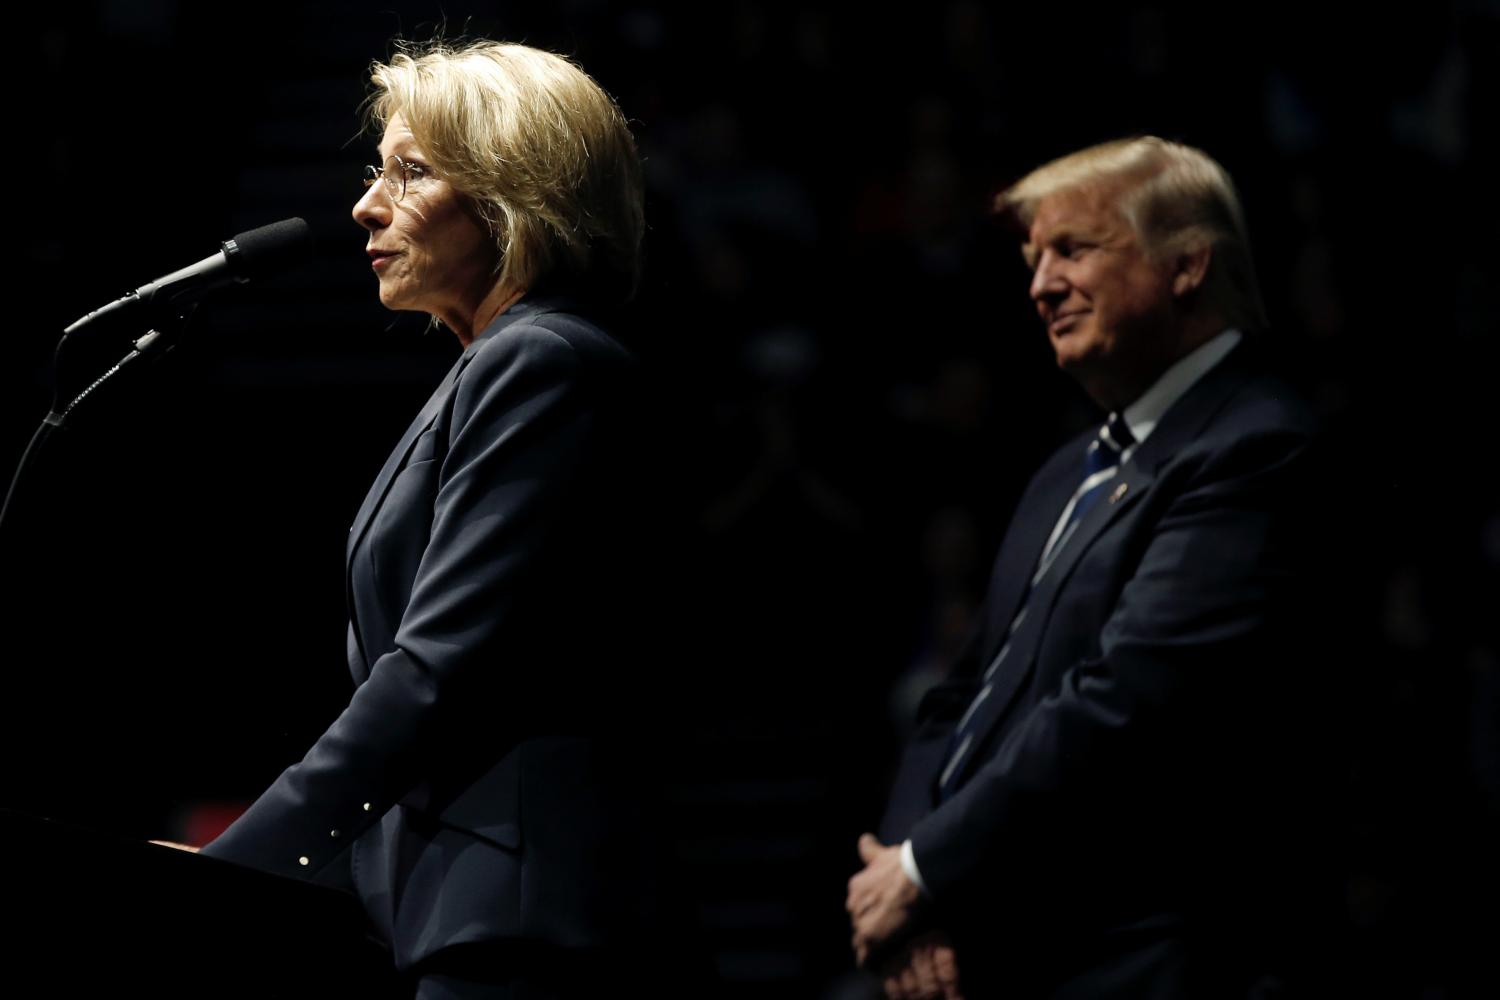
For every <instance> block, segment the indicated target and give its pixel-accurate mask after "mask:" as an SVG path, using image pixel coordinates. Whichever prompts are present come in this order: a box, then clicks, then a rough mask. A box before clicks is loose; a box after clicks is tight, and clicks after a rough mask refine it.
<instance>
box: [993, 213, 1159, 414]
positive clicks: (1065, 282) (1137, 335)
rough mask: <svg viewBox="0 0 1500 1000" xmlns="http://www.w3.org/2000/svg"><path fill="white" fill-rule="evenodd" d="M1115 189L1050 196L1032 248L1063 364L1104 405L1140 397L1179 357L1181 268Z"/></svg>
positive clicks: (1050, 332)
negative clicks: (1153, 248) (1177, 270)
mask: <svg viewBox="0 0 1500 1000" xmlns="http://www.w3.org/2000/svg"><path fill="white" fill-rule="evenodd" d="M1116 198H1117V194H1116V192H1114V191H1110V190H1104V191H1101V190H1097V189H1075V190H1065V191H1060V192H1057V193H1056V194H1052V195H1048V196H1047V197H1045V198H1043V199H1042V200H1041V201H1040V203H1038V205H1037V210H1036V216H1035V218H1034V219H1033V220H1032V223H1031V229H1030V232H1029V235H1028V238H1027V243H1026V246H1025V247H1024V250H1023V252H1024V253H1025V255H1026V262H1027V263H1028V264H1029V265H1030V266H1031V268H1032V279H1031V299H1032V301H1033V302H1035V303H1036V310H1037V314H1038V315H1040V316H1041V318H1042V323H1043V324H1044V325H1045V326H1046V328H1047V337H1048V339H1049V340H1050V341H1051V342H1052V350H1053V352H1054V353H1055V354H1056V355H1057V364H1058V366H1059V367H1060V368H1062V369H1063V370H1064V371H1066V372H1068V374H1070V375H1072V376H1073V377H1074V378H1076V379H1077V380H1078V381H1079V382H1081V383H1082V384H1083V387H1084V388H1085V389H1086V390H1088V392H1089V394H1090V395H1092V396H1093V397H1094V398H1095V399H1096V400H1097V401H1098V402H1099V403H1101V404H1102V405H1104V406H1106V407H1108V408H1111V409H1115V408H1119V407H1122V406H1124V405H1126V404H1128V403H1130V402H1132V401H1133V400H1134V398H1135V397H1136V396H1137V395H1139V393H1140V392H1142V391H1144V390H1145V389H1146V388H1147V387H1148V386H1149V385H1150V384H1151V382H1152V381H1154V379H1155V377H1156V375H1159V374H1160V372H1161V371H1162V370H1164V369H1165V367H1166V365H1167V364H1169V363H1170V361H1171V357H1170V355H1171V352H1172V338H1173V331H1172V329H1171V324H1172V302H1173V297H1172V276H1171V273H1170V269H1169V268H1168V267H1166V266H1164V265H1162V264H1159V263H1157V262H1156V261H1155V260H1153V259H1152V258H1151V257H1150V255H1149V254H1147V253H1146V250H1145V248H1144V247H1142V246H1141V243H1140V238H1139V237H1138V236H1137V235H1136V233H1135V231H1134V229H1133V228H1132V227H1131V225H1130V223H1129V222H1128V221H1126V219H1125V217H1124V216H1123V215H1121V214H1120V212H1119V210H1118V209H1117V208H1116V207H1115V204H1116Z"/></svg>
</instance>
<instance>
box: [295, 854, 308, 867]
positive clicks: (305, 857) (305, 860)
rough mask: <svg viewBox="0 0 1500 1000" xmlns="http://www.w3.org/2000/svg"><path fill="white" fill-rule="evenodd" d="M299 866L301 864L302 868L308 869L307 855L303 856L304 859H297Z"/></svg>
mask: <svg viewBox="0 0 1500 1000" xmlns="http://www.w3.org/2000/svg"><path fill="white" fill-rule="evenodd" d="M297 864H299V865H301V866H302V867H304V868H306V867H307V855H306V854H304V855H302V857H300V858H298V859H297Z"/></svg>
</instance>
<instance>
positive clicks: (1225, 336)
mask: <svg viewBox="0 0 1500 1000" xmlns="http://www.w3.org/2000/svg"><path fill="white" fill-rule="evenodd" d="M1243 339H1244V335H1243V334H1241V333H1240V331H1238V330H1235V329H1229V330H1225V331H1224V332H1223V333H1221V334H1219V335H1218V336H1217V337H1215V338H1214V339H1212V340H1210V341H1208V342H1207V343H1204V344H1200V345H1199V346H1198V347H1196V348H1194V349H1193V350H1192V351H1191V352H1190V353H1189V354H1187V355H1186V356H1185V357H1183V358H1180V359H1178V361H1177V363H1176V364H1174V365H1172V367H1171V368H1168V369H1167V370H1166V371H1165V372H1163V373H1162V376H1161V378H1159V379H1157V380H1156V382H1155V383H1153V384H1152V386H1151V388H1149V389H1147V390H1146V391H1145V392H1143V393H1142V394H1141V397H1140V398H1139V399H1137V400H1136V401H1135V402H1134V403H1131V404H1130V405H1129V406H1127V407H1125V411H1124V412H1123V413H1121V414H1120V416H1122V417H1123V418H1124V419H1125V426H1127V427H1129V428H1130V434H1131V436H1132V437H1133V438H1135V445H1133V446H1131V448H1130V449H1129V451H1134V450H1135V448H1136V447H1137V446H1139V445H1140V444H1141V442H1143V441H1145V440H1146V438H1148V437H1149V436H1150V435H1151V432H1152V431H1154V430H1156V425H1157V424H1159V423H1161V418H1162V417H1163V416H1165V415H1166V412H1167V410H1169V409H1171V408H1172V404H1173V403H1175V402H1177V401H1178V400H1179V399H1181V398H1182V397H1183V395H1184V394H1186V393H1187V391H1188V390H1189V389H1191V388H1192V387H1193V384H1194V383H1196V382H1197V381H1198V380H1199V379H1200V378H1202V377H1203V376H1204V375H1207V374H1208V372H1209V370H1210V369H1212V368H1213V366H1214V365H1216V364H1218V363H1219V362H1220V361H1223V360H1224V357H1225V355H1227V354H1228V353H1229V352H1230V351H1232V350H1234V349H1235V347H1236V345H1238V344H1239V342H1240V341H1241V340H1243ZM1129 457H1130V456H1129V453H1128V452H1127V454H1126V455H1124V456H1122V459H1123V458H1129Z"/></svg>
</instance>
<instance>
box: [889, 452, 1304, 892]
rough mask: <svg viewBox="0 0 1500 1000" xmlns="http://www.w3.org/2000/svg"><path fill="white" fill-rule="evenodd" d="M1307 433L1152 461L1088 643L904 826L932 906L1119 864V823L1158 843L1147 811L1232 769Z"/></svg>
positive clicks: (1278, 594) (1287, 554)
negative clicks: (940, 798) (1120, 564)
mask: <svg viewBox="0 0 1500 1000" xmlns="http://www.w3.org/2000/svg"><path fill="white" fill-rule="evenodd" d="M1307 440H1308V436H1307V434H1306V433H1305V432H1303V431H1301V430H1293V429H1283V430H1276V431H1263V432H1262V433H1259V434H1255V435H1248V436H1245V437H1243V438H1242V439H1240V440H1237V441H1235V442H1234V443H1233V444H1232V445H1230V446H1229V447H1227V448H1224V449H1222V450H1221V451H1220V452H1219V453H1218V454H1213V455H1210V456H1208V457H1202V456H1200V457H1199V458H1198V459H1196V460H1192V461H1180V462H1177V463H1176V468H1175V469H1173V470H1172V471H1171V472H1170V473H1169V472H1168V470H1166V469H1164V470H1163V474H1162V477H1161V478H1160V479H1159V480H1158V481H1157V483H1156V484H1155V487H1154V488H1155V489H1158V490H1163V491H1165V492H1164V493H1162V494H1159V496H1170V497H1171V499H1170V500H1169V501H1167V502H1166V503H1165V506H1164V508H1163V509H1161V512H1160V514H1159V515H1157V519H1156V521H1155V525H1154V527H1153V528H1152V529H1150V530H1149V531H1148V532H1144V533H1143V535H1144V539H1143V541H1142V542H1141V543H1140V545H1139V547H1138V551H1139V559H1138V561H1137V562H1136V563H1135V566H1134V569H1133V571H1131V572H1129V573H1128V578H1127V579H1126V580H1125V582H1124V583H1123V586H1122V587H1121V589H1120V591H1119V594H1118V598H1117V600H1116V601H1115V603H1114V606H1113V610H1112V612H1111V613H1110V614H1109V617H1108V619H1107V622H1106V624H1105V626H1104V628H1103V630H1102V633H1101V637H1100V643H1099V648H1098V654H1097V656H1094V657H1091V658H1089V659H1086V660H1084V661H1081V662H1076V663H1074V664H1073V665H1072V666H1070V667H1068V668H1067V669H1066V670H1064V671H1063V673H1062V676H1061V682H1060V683H1058V684H1056V686H1055V688H1054V689H1053V690H1051V691H1050V692H1048V693H1047V694H1046V695H1045V696H1044V697H1042V698H1041V699H1039V700H1038V701H1036V702H1035V703H1033V704H1032V705H1031V707H1030V708H1029V710H1028V711H1027V714H1026V715H1025V716H1024V717H1022V718H1020V719H1017V720H1016V722H1015V724H1014V725H1013V726H1009V727H1008V731H1007V733H1006V735H1005V737H1004V740H1003V742H1002V743H1001V744H1000V745H999V746H998V747H997V748H996V750H995V752H994V753H993V754H992V755H991V756H990V757H989V759H988V760H986V761H985V763H984V764H982V765H981V766H980V767H979V769H978V770H977V771H976V772H975V774H974V775H973V776H972V778H971V779H970V780H969V781H968V783H967V784H966V785H965V786H964V787H963V788H962V789H960V790H959V791H958V792H957V793H956V794H955V795H954V796H953V797H952V798H951V799H949V800H948V801H947V802H946V803H944V804H943V805H942V806H940V807H939V808H938V809H936V810H935V811H934V812H932V813H931V814H930V815H928V816H927V817H926V818H925V819H923V820H922V821H921V822H920V823H918V824H917V826H916V827H915V829H914V830H913V832H912V836H911V840H912V847H913V852H914V854H915V858H916V861H917V863H918V865H919V866H920V870H921V872H922V876H923V880H924V882H925V883H926V886H927V888H928V890H929V891H930V893H931V896H932V898H933V899H934V900H935V901H936V902H937V903H938V905H939V907H940V908H941V907H944V906H947V905H952V906H955V907H967V906H980V907H984V906H987V905H995V904H997V903H999V902H1000V901H1002V900H1003V901H1005V903H1006V904H1007V905H1010V904H1014V905H1016V906H1019V907H1025V906H1027V905H1028V901H1029V899H1031V898H1034V897H1031V894H1034V893H1051V892H1056V891H1058V889H1059V886H1062V885H1066V884H1067V883H1068V882H1069V881H1076V883H1078V884H1091V883H1092V884H1097V883H1095V882H1094V880H1095V879H1097V878H1109V877H1114V876H1113V875H1111V874H1109V872H1110V870H1111V869H1114V870H1118V869H1121V868H1123V867H1128V866H1129V864H1130V863H1131V861H1132V860H1136V859H1135V858H1134V857H1133V856H1132V855H1131V854H1130V853H1129V848H1128V847H1126V846H1125V843H1124V842H1128V841H1129V838H1130V837H1131V836H1132V835H1134V832H1135V831H1136V830H1138V829H1140V828H1151V829H1153V836H1154V839H1153V840H1152V841H1151V842H1152V843H1163V844H1165V842H1166V841H1165V838H1163V837H1162V836H1160V833H1161V830H1160V829H1159V827H1160V826H1161V825H1162V818H1163V817H1178V816H1188V817H1194V816H1195V814H1194V809H1195V803H1202V802H1203V801H1204V794H1205V790H1204V787H1203V786H1202V785H1201V779H1202V778H1203V776H1204V775H1205V774H1210V775H1213V776H1214V778H1213V780H1214V781H1216V782H1218V783H1219V785H1220V788H1221V789H1222V787H1224V786H1226V785H1228V784H1232V783H1234V782H1235V781H1236V780H1237V778H1236V776H1237V775H1239V774H1241V773H1243V770H1242V763H1243V760H1244V758H1245V757H1246V755H1247V753H1249V752H1250V751H1249V750H1248V745H1247V744H1246V743H1245V742H1244V737H1245V734H1246V726H1247V724H1248V725H1250V726H1253V725H1255V724H1256V721H1257V720H1258V722H1259V723H1260V724H1264V723H1265V722H1266V720H1267V716H1265V715H1261V714H1258V713H1260V712H1262V710H1264V711H1269V712H1272V713H1274V712H1275V711H1276V710H1275V707H1274V704H1273V702H1274V696H1275V694H1276V692H1277V691H1278V690H1283V689H1280V688H1279V687H1278V685H1279V683H1280V681H1279V679H1278V678H1279V676H1280V675H1279V673H1278V669H1279V667H1281V666H1284V664H1277V663H1275V662H1273V661H1272V660H1267V659H1265V658H1264V656H1263V654H1265V653H1266V652H1267V651H1268V647H1267V641H1268V639H1269V638H1270V637H1271V636H1272V635H1273V634H1275V633H1276V631H1277V628H1276V627H1274V626H1276V625H1278V624H1279V622H1280V620H1281V611H1282V609H1283V608H1284V607H1285V606H1286V605H1287V603H1288V602H1289V601H1291V600H1292V599H1293V596H1294V594H1295V593H1296V586H1297V584H1298V583H1299V582H1300V580H1301V570H1300V566H1301V562H1302V560H1304V559H1305V558H1306V556H1307V551H1306V546H1305V545H1304V544H1303V539H1302V537H1301V531H1300V529H1298V528H1297V525H1300V524H1301V523H1302V522H1303V518H1302V517H1301V515H1300V512H1299V511H1298V506H1299V504H1300V505H1302V506H1306V505H1307V501H1306V498H1305V497H1302V496H1300V493H1301V485H1302V484H1303V482H1304V481H1305V478H1306V470H1307V466H1308V462H1307ZM1158 502H1160V501H1158ZM1082 570H1083V567H1082V566H1080V567H1078V568H1077V571H1078V572H1082ZM1080 585H1081V586H1083V585H1087V586H1094V585H1106V584H1102V583H1101V582H1100V581H1098V580H1089V581H1085V582H1083V583H1080ZM1051 627H1056V628H1062V627H1066V625H1065V623H1053V625H1052V626H1051ZM1282 659H1283V660H1285V659H1286V657H1284V656H1283V657H1282ZM1270 717H1271V718H1274V714H1273V715H1272V716H1270ZM1207 811H1208V808H1207V807H1205V809H1204V810H1203V813H1204V814H1206V813H1207ZM1193 822H1196V819H1194V820H1193ZM1171 836H1180V837H1183V838H1189V837H1191V836H1193V831H1190V830H1184V829H1177V830H1173V831H1171ZM1141 839H1142V842H1145V841H1146V837H1145V836H1142V838H1141ZM1183 842H1186V841H1183ZM1165 849H1172V848H1171V847H1170V845H1169V844H1168V845H1166V848H1165Z"/></svg>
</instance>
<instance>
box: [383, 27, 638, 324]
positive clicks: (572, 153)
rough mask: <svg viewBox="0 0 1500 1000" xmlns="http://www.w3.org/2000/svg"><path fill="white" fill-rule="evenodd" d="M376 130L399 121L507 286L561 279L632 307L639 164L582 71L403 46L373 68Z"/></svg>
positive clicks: (492, 53) (603, 97) (523, 52)
mask: <svg viewBox="0 0 1500 1000" xmlns="http://www.w3.org/2000/svg"><path fill="white" fill-rule="evenodd" d="M370 80H371V82H372V83H373V84H374V85H375V90H374V93H373V94H372V95H371V97H370V100H369V103H368V116H369V120H370V122H371V123H372V124H373V125H375V126H376V127H378V128H380V129H384V128H385V126H386V125H387V124H389V122H390V120H391V119H392V118H393V117H394V116H396V115H398V114H399V115H400V116H401V118H402V120H403V121H404V122H405V123H406V125H407V126H408V127H409V128H410V129H411V131H412V135H413V137H414V138H415V139H416V141H417V143H418V144H419V145H420V146H421V147H422V149H423V150H424V151H425V152H426V154H427V155H428V156H429V157H430V158H431V160H432V165H433V167H434V168H435V169H436V170H437V172H438V174H439V175H440V176H441V177H442V178H443V179H444V180H446V181H447V182H448V183H450V184H451V185H453V187H454V189H456V190H457V191H458V192H459V193H460V194H462V195H464V196H465V197H466V198H468V199H469V201H470V203H471V204H472V205H473V207H474V210H475V212H476V213H477V214H478V215H479V217H480V218H482V219H483V220H484V222H485V223H486V224H487V225H488V226H489V229H490V232H491V233H493V234H494V236H495V240H496V244H497V245H498V247H499V250H500V273H499V280H500V282H501V283H503V284H506V285H509V286H510V287H513V288H520V289H528V288H531V287H532V286H534V285H535V284H536V283H537V282H539V281H540V280H542V279H544V278H547V277H549V276H558V277H561V278H563V279H564V280H566V281H568V282H570V283H571V285H572V287H573V288H574V289H575V290H578V291H584V292H588V293H591V294H595V295H603V296H605V297H607V298H612V299H625V298H628V297H629V296H630V295H631V294H632V293H633V292H634V290H635V286H636V283H637V280H638V278H639V273H640V261H641V252H640V247H641V237H642V234H643V232H644V230H645V221H644V210H643V207H642V202H643V197H644V196H643V188H642V180H641V166H640V159H639V157H638V155H637V153H636V147H635V140H634V138H633V137H632V136H631V134H630V129H629V127H628V126H627V124H626V122H625V117H624V115H623V114H621V113H620V109H619V107H618V106H617V105H616V104H615V102H614V101H613V100H612V99H611V98H610V96H609V95H608V94H606V93H605V92H604V90H603V89H602V88H600V86H599V85H598V84H597V83H595V82H594V80H593V79H592V78H591V77H590V76H589V75H588V74H587V73H585V72H583V70H581V69H579V68H578V67H577V66H576V65H574V64H573V63H572V62H570V61H569V60H567V59H565V58H563V57H562V56H558V55H554V54H553V53H551V52H544V51H541V50H540V49H533V48H529V47H528V46H525V45H507V44H501V43H498V42H474V43H470V44H466V45H461V46H453V45H450V44H448V43H445V42H433V43H428V44H424V45H420V46H417V45H402V46H401V47H400V51H399V52H397V54H396V55H395V56H394V57H393V58H392V59H391V61H390V62H389V63H379V62H377V63H375V64H373V66H372V67H371V71H370Z"/></svg>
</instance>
